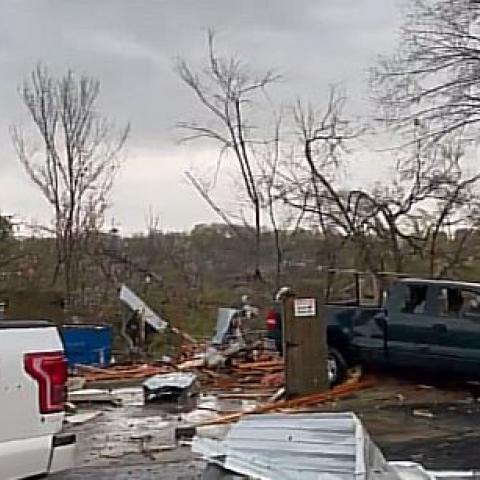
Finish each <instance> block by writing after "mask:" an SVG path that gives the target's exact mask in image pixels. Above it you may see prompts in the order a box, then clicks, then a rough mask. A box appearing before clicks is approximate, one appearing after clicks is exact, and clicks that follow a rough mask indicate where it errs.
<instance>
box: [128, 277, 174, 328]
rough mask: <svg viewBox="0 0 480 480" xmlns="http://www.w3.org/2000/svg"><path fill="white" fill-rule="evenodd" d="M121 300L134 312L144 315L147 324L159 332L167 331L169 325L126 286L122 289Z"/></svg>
mask: <svg viewBox="0 0 480 480" xmlns="http://www.w3.org/2000/svg"><path fill="white" fill-rule="evenodd" d="M120 300H121V301H122V302H123V303H125V304H126V305H128V306H129V307H130V308H131V309H132V310H133V311H134V312H139V313H140V314H141V315H143V317H144V319H145V322H146V323H148V324H149V325H150V326H151V327H152V328H154V329H155V330H156V331H157V332H161V331H162V330H165V328H166V327H167V325H168V323H167V322H166V321H165V320H163V319H161V318H160V317H159V316H158V315H157V314H156V313H155V312H154V311H153V310H152V309H151V308H150V307H149V306H148V305H147V304H146V303H145V302H144V301H143V300H142V299H141V298H139V297H138V296H137V295H135V293H133V292H132V290H130V289H129V288H128V287H127V286H126V285H122V288H121V289H120Z"/></svg>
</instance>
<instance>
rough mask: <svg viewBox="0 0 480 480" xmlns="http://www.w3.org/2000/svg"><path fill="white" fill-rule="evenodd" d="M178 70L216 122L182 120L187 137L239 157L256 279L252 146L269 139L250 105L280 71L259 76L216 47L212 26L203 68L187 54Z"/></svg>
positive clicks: (257, 206)
mask: <svg viewBox="0 0 480 480" xmlns="http://www.w3.org/2000/svg"><path fill="white" fill-rule="evenodd" d="M177 72H178V74H179V76H180V78H181V79H182V80H183V81H184V82H185V84H186V85H187V86H188V87H190V88H191V89H192V91H193V92H194V94H195V96H196V98H197V99H198V100H199V102H200V104H201V105H202V106H203V107H205V109H206V110H207V112H208V114H209V115H210V117H211V118H212V119H213V120H214V122H215V123H214V126H210V125H211V124H210V122H208V121H206V122H205V123H196V122H183V123H180V125H179V126H180V127H181V128H183V129H185V130H187V131H188V132H189V133H188V135H187V136H186V137H184V140H185V141H190V140H198V139H208V140H212V141H214V142H216V143H217V144H218V145H219V148H220V156H222V155H224V154H226V155H231V158H233V159H234V160H235V161H236V164H237V166H238V169H239V171H240V174H241V179H242V183H243V187H244V189H245V192H246V195H247V197H248V200H249V203H250V205H251V207H252V210H253V217H254V226H255V262H254V263H255V265H254V274H255V277H256V278H257V279H261V277H262V275H261V268H260V263H261V262H260V260H261V258H260V257H261V255H260V246H261V226H262V221H261V213H262V208H261V199H260V196H259V192H258V185H257V176H256V173H255V156H256V151H255V148H254V146H255V145H258V144H264V143H265V140H260V141H259V140H258V139H256V138H255V137H254V125H253V123H252V116H253V115H252V108H253V106H254V105H255V102H256V101H258V95H259V94H262V93H263V92H264V90H265V89H266V88H267V87H269V86H270V85H271V84H272V83H274V82H275V81H277V80H278V78H279V77H278V76H277V75H275V74H274V73H273V72H272V71H267V72H266V73H264V74H263V75H261V76H260V77H258V78H257V77H255V76H253V75H252V74H250V72H249V70H248V68H247V67H246V66H244V65H243V64H242V63H241V62H240V61H239V60H238V59H237V58H235V57H234V56H231V57H224V56H221V55H219V54H218V53H217V52H216V50H215V45H214V34H213V32H212V31H209V32H208V61H207V65H206V66H205V68H204V70H203V71H202V73H197V72H195V71H193V70H192V69H191V68H190V66H189V65H188V64H187V62H186V61H184V60H179V61H178V63H177Z"/></svg>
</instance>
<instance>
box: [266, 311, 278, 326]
mask: <svg viewBox="0 0 480 480" xmlns="http://www.w3.org/2000/svg"><path fill="white" fill-rule="evenodd" d="M275 328H277V313H276V312H275V310H274V309H273V308H272V309H271V310H269V311H268V314H267V330H275Z"/></svg>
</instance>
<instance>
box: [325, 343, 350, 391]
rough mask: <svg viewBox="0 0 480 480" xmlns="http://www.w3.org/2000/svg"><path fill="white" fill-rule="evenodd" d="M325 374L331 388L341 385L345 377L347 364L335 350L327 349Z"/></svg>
mask: <svg viewBox="0 0 480 480" xmlns="http://www.w3.org/2000/svg"><path fill="white" fill-rule="evenodd" d="M327 374H328V382H329V384H330V386H331V387H334V386H335V385H338V384H339V383H342V382H343V380H345V377H346V376H347V362H346V361H345V359H344V358H343V355H342V354H341V353H340V352H339V351H338V350H337V349H336V348H332V347H329V348H328V360H327Z"/></svg>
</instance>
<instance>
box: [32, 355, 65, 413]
mask: <svg viewBox="0 0 480 480" xmlns="http://www.w3.org/2000/svg"><path fill="white" fill-rule="evenodd" d="M24 364H25V370H26V372H27V373H28V374H29V375H30V376H31V377H32V378H33V379H34V380H36V381H37V383H38V391H39V404H40V413H42V414H47V413H56V412H62V411H63V410H64V408H65V400H66V384H67V377H68V372H67V362H66V360H65V356H64V355H63V352H42V353H27V354H26V355H25V358H24Z"/></svg>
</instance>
